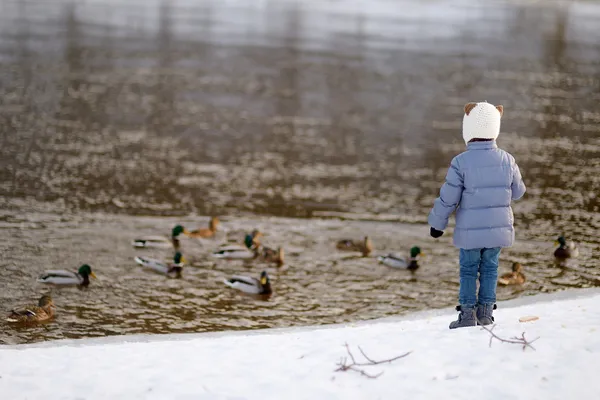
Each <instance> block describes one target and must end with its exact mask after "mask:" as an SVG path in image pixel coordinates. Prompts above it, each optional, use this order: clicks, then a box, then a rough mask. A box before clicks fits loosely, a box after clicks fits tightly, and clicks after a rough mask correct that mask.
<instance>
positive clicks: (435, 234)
mask: <svg viewBox="0 0 600 400" xmlns="http://www.w3.org/2000/svg"><path fill="white" fill-rule="evenodd" d="M429 234H430V235H431V237H432V238H435V239H437V238H439V237H440V236H442V235H443V234H444V231H438V230H437V229H435V228H434V227H431V229H430V230H429Z"/></svg>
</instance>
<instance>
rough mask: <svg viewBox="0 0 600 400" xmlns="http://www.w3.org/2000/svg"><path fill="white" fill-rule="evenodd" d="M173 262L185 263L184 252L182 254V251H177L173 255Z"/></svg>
mask: <svg viewBox="0 0 600 400" xmlns="http://www.w3.org/2000/svg"><path fill="white" fill-rule="evenodd" d="M173 262H174V263H175V264H183V263H185V262H186V261H185V258H184V257H183V254H181V253H180V252H177V253H175V256H174V257H173Z"/></svg>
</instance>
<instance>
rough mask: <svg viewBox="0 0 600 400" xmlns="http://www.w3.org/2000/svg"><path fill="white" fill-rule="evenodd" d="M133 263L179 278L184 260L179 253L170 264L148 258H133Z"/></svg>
mask: <svg viewBox="0 0 600 400" xmlns="http://www.w3.org/2000/svg"><path fill="white" fill-rule="evenodd" d="M134 259H135V262H136V263H138V264H139V265H141V266H142V267H144V268H149V269H151V270H153V271H155V272H158V273H161V274H164V275H167V276H174V277H176V278H181V273H182V271H183V267H184V265H185V262H186V261H185V258H184V257H183V255H182V254H181V253H180V252H177V253H175V256H174V257H173V262H172V263H165V262H162V261H160V260H157V259H154V258H149V257H139V256H138V257H135V258H134Z"/></svg>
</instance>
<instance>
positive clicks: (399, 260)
mask: <svg viewBox="0 0 600 400" xmlns="http://www.w3.org/2000/svg"><path fill="white" fill-rule="evenodd" d="M423 255H424V254H423V252H422V251H421V248H420V247H417V246H414V247H412V248H411V249H410V256H409V257H408V258H405V257H402V256H400V255H398V254H396V253H390V254H388V255H387V256H380V257H377V260H378V261H379V262H380V263H382V264H385V265H387V266H388V267H391V268H399V269H407V270H409V271H416V270H417V269H419V258H420V257H421V256H423Z"/></svg>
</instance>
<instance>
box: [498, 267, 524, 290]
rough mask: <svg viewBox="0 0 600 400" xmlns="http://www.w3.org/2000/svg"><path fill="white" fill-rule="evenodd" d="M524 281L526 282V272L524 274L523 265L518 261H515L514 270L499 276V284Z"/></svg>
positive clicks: (513, 283) (512, 283)
mask: <svg viewBox="0 0 600 400" xmlns="http://www.w3.org/2000/svg"><path fill="white" fill-rule="evenodd" d="M523 283H525V274H523V266H522V265H521V263H518V262H516V263H513V265H512V272H509V273H507V274H504V275H502V276H501V277H500V278H498V284H500V285H503V286H508V285H522V284H523Z"/></svg>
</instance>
